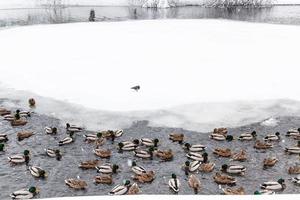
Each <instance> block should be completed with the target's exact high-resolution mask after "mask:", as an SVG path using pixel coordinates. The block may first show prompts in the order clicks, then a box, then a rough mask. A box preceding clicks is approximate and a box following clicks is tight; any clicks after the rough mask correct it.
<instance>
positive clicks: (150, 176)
mask: <svg viewBox="0 0 300 200" xmlns="http://www.w3.org/2000/svg"><path fill="white" fill-rule="evenodd" d="M154 176H155V174H154V171H148V172H145V173H141V174H136V175H134V176H133V179H134V180H137V181H139V182H140V183H150V182H152V181H153V180H154Z"/></svg>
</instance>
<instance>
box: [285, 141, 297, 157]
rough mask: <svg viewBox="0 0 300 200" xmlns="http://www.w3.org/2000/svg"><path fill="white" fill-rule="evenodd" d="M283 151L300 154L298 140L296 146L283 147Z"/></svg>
mask: <svg viewBox="0 0 300 200" xmlns="http://www.w3.org/2000/svg"><path fill="white" fill-rule="evenodd" d="M285 152H287V153H289V154H300V141H298V145H297V146H294V147H287V148H285Z"/></svg>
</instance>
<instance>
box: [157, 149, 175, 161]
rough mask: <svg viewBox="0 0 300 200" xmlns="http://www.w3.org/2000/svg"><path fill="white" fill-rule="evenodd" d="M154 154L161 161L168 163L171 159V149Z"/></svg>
mask: <svg viewBox="0 0 300 200" xmlns="http://www.w3.org/2000/svg"><path fill="white" fill-rule="evenodd" d="M154 154H155V155H156V156H157V157H158V158H160V159H161V160H163V161H169V160H172V159H173V152H172V149H169V150H166V151H163V150H159V149H158V150H155V151H154Z"/></svg>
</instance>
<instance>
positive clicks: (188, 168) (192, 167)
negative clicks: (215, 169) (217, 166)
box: [183, 161, 201, 175]
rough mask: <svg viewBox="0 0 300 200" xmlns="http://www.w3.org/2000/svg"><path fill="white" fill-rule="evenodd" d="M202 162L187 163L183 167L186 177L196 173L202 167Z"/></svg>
mask: <svg viewBox="0 0 300 200" xmlns="http://www.w3.org/2000/svg"><path fill="white" fill-rule="evenodd" d="M200 164H201V161H193V162H190V161H186V162H185V163H184V166H183V170H184V171H185V175H188V174H189V172H196V171H197V170H198V169H199V167H200Z"/></svg>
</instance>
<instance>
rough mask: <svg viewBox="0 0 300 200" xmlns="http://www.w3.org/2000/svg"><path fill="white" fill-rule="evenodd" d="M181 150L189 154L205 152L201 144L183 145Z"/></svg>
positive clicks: (204, 147)
mask: <svg viewBox="0 0 300 200" xmlns="http://www.w3.org/2000/svg"><path fill="white" fill-rule="evenodd" d="M183 148H184V149H186V150H187V151H189V152H202V151H205V149H206V146H204V145H202V144H194V145H191V144H190V143H185V144H184V145H183Z"/></svg>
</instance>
